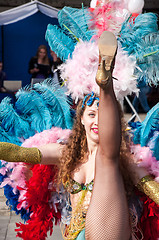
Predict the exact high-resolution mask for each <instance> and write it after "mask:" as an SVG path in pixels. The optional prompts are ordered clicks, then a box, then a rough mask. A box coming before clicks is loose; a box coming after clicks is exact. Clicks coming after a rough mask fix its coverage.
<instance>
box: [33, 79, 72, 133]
mask: <svg viewBox="0 0 159 240" xmlns="http://www.w3.org/2000/svg"><path fill="white" fill-rule="evenodd" d="M34 89H35V91H37V92H38V93H39V94H40V95H41V97H42V98H43V101H44V102H45V104H46V106H47V108H48V109H49V111H50V113H51V117H52V125H53V126H55V127H61V128H63V129H65V128H68V129H71V128H72V125H73V120H72V117H71V113H70V104H69V103H68V99H67V96H66V95H65V93H64V91H63V89H62V87H60V86H59V85H53V84H52V82H51V80H50V81H48V80H46V81H44V82H43V83H40V84H35V85H34Z"/></svg>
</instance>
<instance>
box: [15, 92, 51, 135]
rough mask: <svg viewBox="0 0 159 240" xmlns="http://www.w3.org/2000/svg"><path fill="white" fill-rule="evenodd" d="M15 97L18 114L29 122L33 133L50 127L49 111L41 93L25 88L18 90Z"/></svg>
mask: <svg viewBox="0 0 159 240" xmlns="http://www.w3.org/2000/svg"><path fill="white" fill-rule="evenodd" d="M16 97H17V99H18V100H17V101H16V103H15V107H16V109H17V111H18V112H19V113H20V115H21V116H23V117H24V118H25V119H27V121H28V122H30V125H31V129H32V130H33V135H34V134H35V132H34V131H37V132H42V131H43V130H47V129H50V128H51V127H52V119H51V115H50V111H49V109H48V108H47V106H46V104H45V102H44V101H43V99H42V96H41V95H39V94H38V93H37V92H36V91H35V90H33V89H29V88H25V89H21V90H19V91H18V92H17V94H16Z"/></svg>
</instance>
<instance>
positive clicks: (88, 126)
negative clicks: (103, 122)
mask: <svg viewBox="0 0 159 240" xmlns="http://www.w3.org/2000/svg"><path fill="white" fill-rule="evenodd" d="M81 122H82V124H83V125H84V128H85V131H86V137H87V142H88V144H89V141H91V142H94V143H98V142H99V137H98V101H97V100H95V101H94V102H93V104H92V106H86V108H85V110H84V113H83V116H82V117H81Z"/></svg>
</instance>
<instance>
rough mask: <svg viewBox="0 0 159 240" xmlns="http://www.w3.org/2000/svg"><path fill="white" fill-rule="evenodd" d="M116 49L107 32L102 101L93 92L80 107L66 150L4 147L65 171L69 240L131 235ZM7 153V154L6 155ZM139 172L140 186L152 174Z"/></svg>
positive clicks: (102, 43) (102, 49)
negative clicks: (115, 86)
mask: <svg viewBox="0 0 159 240" xmlns="http://www.w3.org/2000/svg"><path fill="white" fill-rule="evenodd" d="M116 48H117V43H116V38H115V36H114V35H113V34H112V33H110V32H104V33H103V34H102V36H101V37H100V40H99V53H100V66H99V69H98V72H97V77H96V81H97V84H98V85H99V86H100V100H99V98H98V96H96V95H95V94H93V93H92V94H90V95H88V96H86V97H85V98H84V100H83V101H82V102H80V103H79V105H78V109H77V114H76V122H75V125H74V128H73V130H72V134H71V136H70V138H69V139H68V143H67V144H66V146H65V145H60V144H58V143H57V144H48V145H45V146H40V147H39V149H37V148H28V149H27V148H21V147H18V146H16V145H13V144H8V143H3V144H2V145H0V148H1V150H0V152H1V156H0V158H1V159H4V160H6V161H24V162H30V163H34V164H36V163H41V164H56V165H57V166H58V167H59V181H60V180H61V181H62V182H63V185H64V186H65V188H66V189H67V191H68V192H69V193H70V201H71V207H72V213H71V221H70V224H69V225H68V226H67V225H65V226H64V229H63V237H64V239H78V240H79V239H91V240H94V239H104V240H105V239H114V240H115V239H116V240H120V239H121V240H124V239H126V240H128V239H130V237H131V227H130V221H129V210H128V203H127V198H126V191H125V188H124V182H123V178H122V174H121V170H120V167H119V159H120V155H121V154H120V152H121V132H122V131H121V120H120V111H119V107H118V104H117V100H116V98H115V95H114V91H113V84H112V81H111V79H112V76H111V73H112V69H113V60H114V55H115V52H116ZM4 153H7V154H5V156H4ZM121 157H122V155H121ZM120 160H122V159H120ZM138 173H139V174H138ZM138 173H137V177H136V178H135V179H134V182H135V183H137V182H138V180H139V179H140V178H141V177H143V176H145V175H146V171H145V170H144V169H142V170H140V171H139V172H138ZM93 179H94V181H93ZM93 182H94V186H93ZM92 188H93V191H92Z"/></svg>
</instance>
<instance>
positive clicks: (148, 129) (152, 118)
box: [140, 103, 159, 147]
mask: <svg viewBox="0 0 159 240" xmlns="http://www.w3.org/2000/svg"><path fill="white" fill-rule="evenodd" d="M158 130H159V103H157V104H156V105H155V106H154V107H153V108H152V109H151V110H150V111H149V112H148V113H147V115H146V118H145V120H144V121H143V122H142V128H141V141H140V144H141V146H142V147H143V146H147V143H148V142H149V140H150V138H151V137H152V136H153V134H154V132H155V131H158Z"/></svg>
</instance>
